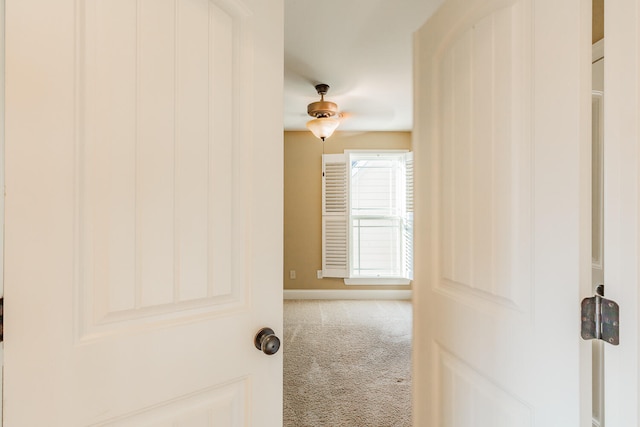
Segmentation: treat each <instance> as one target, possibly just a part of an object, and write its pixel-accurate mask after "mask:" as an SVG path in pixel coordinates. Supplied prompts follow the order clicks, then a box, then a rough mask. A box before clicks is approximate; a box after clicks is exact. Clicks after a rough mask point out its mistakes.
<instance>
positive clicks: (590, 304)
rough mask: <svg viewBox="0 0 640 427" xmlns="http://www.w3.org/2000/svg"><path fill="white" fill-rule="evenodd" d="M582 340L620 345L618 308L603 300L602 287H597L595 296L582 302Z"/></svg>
mask: <svg viewBox="0 0 640 427" xmlns="http://www.w3.org/2000/svg"><path fill="white" fill-rule="evenodd" d="M581 319H582V328H581V335H582V339H585V340H602V341H604V342H608V343H609V344H612V345H618V344H620V307H619V306H618V304H617V303H616V302H615V301H611V300H608V299H606V298H604V286H603V285H599V286H598V290H597V292H596V295H595V296H593V297H591V298H585V299H583V300H582V311H581Z"/></svg>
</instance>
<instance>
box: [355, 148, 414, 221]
mask: <svg viewBox="0 0 640 427" xmlns="http://www.w3.org/2000/svg"><path fill="white" fill-rule="evenodd" d="M402 167H403V161H402V157H401V156H399V155H394V154H390V155H385V156H384V157H382V156H380V155H371V154H368V155H352V156H351V182H350V184H351V199H350V201H351V214H352V215H378V216H399V215H400V214H401V209H402V206H401V201H402V198H401V197H400V192H401V191H404V190H403V188H401V186H402V184H403V182H402V179H401V178H402V176H403V175H402V173H403V172H402Z"/></svg>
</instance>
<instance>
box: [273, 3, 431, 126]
mask: <svg viewBox="0 0 640 427" xmlns="http://www.w3.org/2000/svg"><path fill="white" fill-rule="evenodd" d="M440 3H442V0H324V1H311V0H285V31H284V39H285V43H284V45H285V46H284V129H285V130H304V129H306V128H305V124H306V122H307V121H308V120H310V119H311V117H309V116H307V104H309V103H310V102H313V101H317V100H319V96H318V95H317V93H316V91H315V88H314V86H315V85H316V84H317V83H326V84H328V85H329V86H331V89H330V90H329V93H328V94H327V96H326V99H327V100H328V101H333V102H336V103H337V104H338V107H339V109H340V111H341V113H342V115H343V118H342V123H341V124H340V127H339V128H338V130H351V131H396V130H400V131H408V130H411V128H412V126H413V124H412V123H413V117H412V114H413V112H412V111H413V107H412V104H413V97H412V91H413V83H412V66H413V65H412V34H413V32H414V31H416V30H417V29H418V28H419V27H420V26H421V25H422V24H423V23H424V22H425V21H426V20H427V19H428V18H429V16H431V14H433V12H434V11H435V10H436V9H437V7H438V6H439V5H440Z"/></svg>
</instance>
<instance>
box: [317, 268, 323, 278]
mask: <svg viewBox="0 0 640 427" xmlns="http://www.w3.org/2000/svg"><path fill="white" fill-rule="evenodd" d="M316 277H317V278H318V279H322V270H318V271H316Z"/></svg>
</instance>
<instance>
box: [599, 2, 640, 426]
mask: <svg viewBox="0 0 640 427" xmlns="http://www.w3.org/2000/svg"><path fill="white" fill-rule="evenodd" d="M604 19H605V26H604V28H605V36H604V43H605V58H606V61H605V63H604V91H605V94H606V96H605V103H604V162H605V163H604V230H605V233H604V236H605V238H604V247H605V249H604V264H605V266H606V268H605V271H604V283H605V296H606V298H609V299H612V300H614V301H616V302H618V303H619V304H620V345H619V346H617V347H613V346H609V345H606V346H605V353H604V356H605V357H604V360H605V368H604V372H605V390H604V401H605V410H604V419H605V423H604V425H605V426H606V427H626V426H637V425H640V415H639V414H638V407H639V405H640V394H639V388H638V385H639V382H640V348H639V345H640V316H639V310H640V276H639V268H640V259H639V257H640V235H639V234H638V231H639V230H640V209H639V206H638V203H639V202H640V194H639V191H640V182H639V179H640V174H639V173H638V171H639V169H640V148H639V144H640V126H639V117H638V113H639V109H638V106H639V105H640V67H639V66H638V61H639V59H640V39H639V34H640V32H639V31H640V2H638V1H637V0H621V1H615V2H605V13H604Z"/></svg>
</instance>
